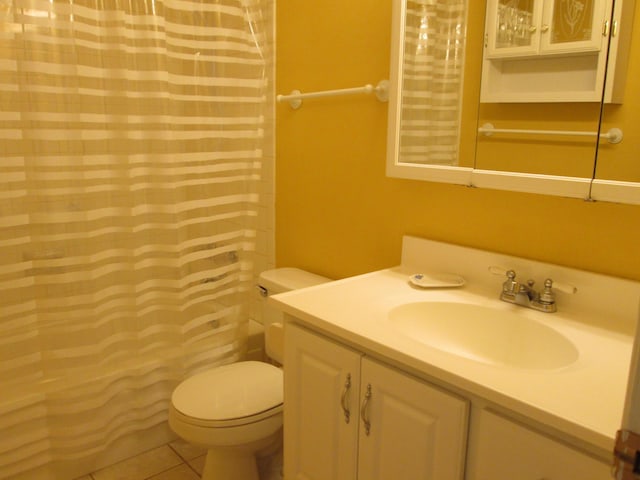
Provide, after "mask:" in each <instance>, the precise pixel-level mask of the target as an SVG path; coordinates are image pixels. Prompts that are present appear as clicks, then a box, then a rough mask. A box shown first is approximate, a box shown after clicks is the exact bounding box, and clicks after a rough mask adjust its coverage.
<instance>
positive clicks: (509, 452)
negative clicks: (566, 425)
mask: <svg viewBox="0 0 640 480" xmlns="http://www.w3.org/2000/svg"><path fill="white" fill-rule="evenodd" d="M477 415H478V417H477V418H475V419H474V422H473V424H472V427H471V432H472V433H471V439H470V444H469V451H468V457H467V479H468V480H543V479H544V480H567V479H580V480H609V479H610V478H611V473H610V466H609V465H607V464H605V463H603V462H601V461H599V460H596V459H594V458H592V457H590V456H589V455H586V454H584V453H582V452H580V451H578V450H575V449H573V448H571V447H569V446H567V445H565V444H564V443H561V442H558V441H556V440H554V439H552V438H550V437H547V436H545V435H543V434H540V433H538V432H535V431H533V430H530V429H528V428H526V427H524V426H522V425H520V424H518V423H515V422H512V421H510V420H508V419H506V418H504V417H501V416H499V415H496V414H494V413H491V412H489V411H487V410H482V411H480V412H478V413H477Z"/></svg>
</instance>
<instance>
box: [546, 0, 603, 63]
mask: <svg viewBox="0 0 640 480" xmlns="http://www.w3.org/2000/svg"><path fill="white" fill-rule="evenodd" d="M607 3H609V4H611V3H612V2H611V1H609V2H607V1H605V0H548V3H547V4H546V5H545V8H544V11H543V18H542V26H541V28H540V30H541V33H542V34H541V37H540V38H541V43H540V53H573V52H595V51H599V50H600V49H601V48H602V46H603V40H604V39H605V38H606V36H607V35H608V31H607V28H606V25H605V21H606V18H605V14H606V11H608V12H609V16H610V15H611V13H610V12H611V8H609V9H607V8H606V4H607Z"/></svg>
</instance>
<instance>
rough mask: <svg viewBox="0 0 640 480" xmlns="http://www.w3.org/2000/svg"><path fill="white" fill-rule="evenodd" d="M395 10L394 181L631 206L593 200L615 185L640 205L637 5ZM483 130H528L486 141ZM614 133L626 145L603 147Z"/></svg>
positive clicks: (608, 0) (591, 0)
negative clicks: (457, 94) (615, 131)
mask: <svg viewBox="0 0 640 480" xmlns="http://www.w3.org/2000/svg"><path fill="white" fill-rule="evenodd" d="M392 1H393V25H392V35H393V36H392V48H391V73H390V79H391V82H390V109H389V130H388V133H389V134H388V161H387V174H388V175H389V176H392V177H399V178H412V179H422V180H428V181H438V182H448V183H459V184H465V185H473V186H479V187H489V188H499V189H506V190H514V191H525V192H535V193H545V194H551V195H563V196H571V197H577V198H594V199H596V200H598V199H603V200H614V201H628V200H629V199H628V198H627V197H625V196H624V195H623V196H614V197H612V196H598V195H594V192H596V193H598V194H600V192H601V189H600V188H599V187H600V185H593V184H598V183H611V182H612V181H614V180H615V181H618V182H626V183H625V184H624V188H627V187H629V188H627V190H629V189H634V190H635V192H636V193H634V195H635V196H636V197H637V198H636V200H632V203H640V169H639V168H637V167H636V166H635V163H637V162H636V161H635V155H634V154H635V152H636V151H637V150H638V148H640V145H638V143H639V142H640V134H638V135H637V136H636V137H637V138H634V134H633V130H634V127H635V125H636V124H637V123H638V122H640V115H637V114H636V112H638V111H640V93H638V92H637V90H638V89H637V88H633V85H631V86H630V87H628V88H626V91H627V95H626V97H623V93H624V91H625V89H624V87H625V79H626V78H627V73H626V63H627V57H629V58H630V61H631V63H632V65H631V69H630V72H629V76H628V77H629V79H630V80H629V82H633V81H635V79H636V78H640V64H639V63H640V62H639V61H640V42H639V41H637V40H638V39H635V40H636V42H635V43H634V47H633V48H634V51H636V52H639V53H638V54H636V55H633V54H631V53H630V50H629V48H628V42H629V41H630V39H631V35H630V32H631V25H630V24H631V23H633V19H634V4H635V0H575V1H571V2H568V1H564V0H478V1H476V0H467V1H466V5H465V2H464V1H463V0H455V1H451V0H392ZM569 4H571V5H574V6H576V5H577V6H580V5H581V6H582V7H581V8H580V9H579V10H580V12H576V11H573V12H565V11H564V10H563V9H565V7H567V5H569ZM578 4H580V5H578ZM461 8H462V9H463V10H460V9H461ZM464 8H466V13H465V12H464ZM569 13H573V16H572V15H569ZM578 13H579V15H578ZM636 16H637V15H636ZM562 18H565V19H568V21H567V22H564V20H561V19H562ZM447 19H448V20H447ZM638 21H639V20H638V19H636V21H635V23H636V27H637V28H636V31H640V25H638ZM461 22H463V23H461ZM563 22H564V23H563ZM485 23H486V24H487V25H488V27H487V29H486V31H485ZM465 26H466V27H465ZM510 29H511V30H512V32H511V33H510V32H509V30H510ZM465 30H466V37H464V41H463V40H461V39H460V37H459V34H460V32H464V31H465ZM450 35H453V36H450ZM443 38H449V40H448V41H447V42H445V43H436V44H435V45H436V47H434V48H435V50H433V49H430V48H429V47H428V46H427V45H425V43H424V42H425V41H427V42H429V41H437V42H438V41H440V40H441V39H443ZM444 45H446V47H445V46H444ZM451 47H453V48H452V49H451V50H448V49H449V48H451ZM445 59H451V60H452V63H447V62H445ZM461 66H463V68H462V71H461V70H460V67H461ZM451 73H453V74H454V75H453V76H448V75H449V74H451ZM462 73H463V74H464V77H463V82H462V84H461V83H460V81H461V80H460V77H459V75H460V74H462ZM445 74H446V75H445ZM605 78H606V83H605ZM425 85H426V86H427V87H428V88H426V89H425ZM455 92H461V103H459V102H458V103H457V102H456V101H455ZM603 100H604V105H605V107H604V109H603V106H602V105H603ZM621 102H624V103H622V104H620V103H621ZM456 105H457V106H458V107H459V109H458V110H455V106H456ZM601 116H604V118H603V120H604V123H603V124H602V125H600V119H601ZM456 119H457V120H456ZM484 124H492V125H493V126H494V127H495V128H496V129H507V130H518V131H519V132H518V133H517V134H514V132H510V133H496V132H494V133H493V134H491V135H485V134H484V133H481V134H478V133H479V127H482V126H484ZM456 126H457V130H456ZM601 127H602V128H601ZM611 128H618V129H621V130H622V131H623V133H624V140H623V142H622V143H620V144H614V143H607V141H606V140H603V139H602V138H601V139H600V140H598V136H597V134H598V133H599V132H600V133H606V132H608V131H609V129H611ZM521 130H536V131H545V132H548V131H549V130H551V131H553V132H554V134H553V135H547V134H544V135H539V134H537V133H536V134H532V133H527V134H524V133H522V132H521ZM635 130H637V129H635ZM566 132H580V133H581V134H584V135H569V134H567V133H566ZM558 133H561V134H560V135H558ZM456 135H457V137H458V138H457V140H456ZM444 140H446V141H444ZM598 150H599V154H598ZM597 155H599V159H598V160H599V161H598V164H597V179H596V180H595V181H593V178H594V171H595V169H596V163H595V161H596V156H597ZM604 179H607V180H604ZM596 187H597V188H596ZM625 195H626V194H625Z"/></svg>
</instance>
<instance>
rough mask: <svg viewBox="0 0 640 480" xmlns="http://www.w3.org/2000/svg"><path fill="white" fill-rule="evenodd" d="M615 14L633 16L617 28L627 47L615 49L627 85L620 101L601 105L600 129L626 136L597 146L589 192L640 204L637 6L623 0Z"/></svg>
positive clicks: (639, 22)
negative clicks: (620, 130)
mask: <svg viewBox="0 0 640 480" xmlns="http://www.w3.org/2000/svg"><path fill="white" fill-rule="evenodd" d="M618 14H619V16H620V18H627V19H633V25H632V28H628V29H626V31H622V30H621V31H620V35H626V36H628V37H630V38H624V39H623V41H624V43H625V44H628V45H629V48H627V49H626V50H622V49H618V51H617V52H616V53H617V55H626V56H625V58H623V60H622V62H621V64H626V66H627V72H626V75H624V78H625V79H626V81H627V85H626V88H625V89H624V96H623V98H622V102H621V103H619V104H608V103H605V104H604V106H603V109H602V130H603V131H607V130H608V129H610V128H613V127H615V126H620V125H623V126H626V128H625V129H624V133H625V135H624V140H623V141H622V142H620V143H619V144H606V143H604V144H601V145H600V146H599V149H598V161H597V164H596V171H595V179H594V181H593V187H592V194H593V196H594V198H596V199H600V200H608V201H614V202H623V203H635V204H640V162H639V161H638V152H639V151H640V130H639V129H638V128H637V125H639V124H640V89H639V88H638V87H637V83H636V82H637V81H638V80H637V79H639V78H640V35H638V32H640V8H635V9H634V2H630V1H629V2H627V1H625V2H624V3H623V5H622V8H621V9H620V11H619V12H618ZM634 32H635V33H634ZM623 73H624V72H623ZM617 75H618V72H616V76H617ZM607 88H608V85H607Z"/></svg>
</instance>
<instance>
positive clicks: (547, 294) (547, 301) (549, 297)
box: [538, 278, 556, 305]
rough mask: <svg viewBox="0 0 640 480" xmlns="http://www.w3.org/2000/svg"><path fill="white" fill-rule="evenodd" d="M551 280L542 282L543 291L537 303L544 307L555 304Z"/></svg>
mask: <svg viewBox="0 0 640 480" xmlns="http://www.w3.org/2000/svg"><path fill="white" fill-rule="evenodd" d="M552 287H553V280H551V279H550V278H547V279H546V280H545V281H544V289H543V290H542V291H541V292H540V296H539V297H538V301H539V302H540V303H542V304H544V305H553V304H554V303H556V294H555V293H554V291H553V288H552Z"/></svg>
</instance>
